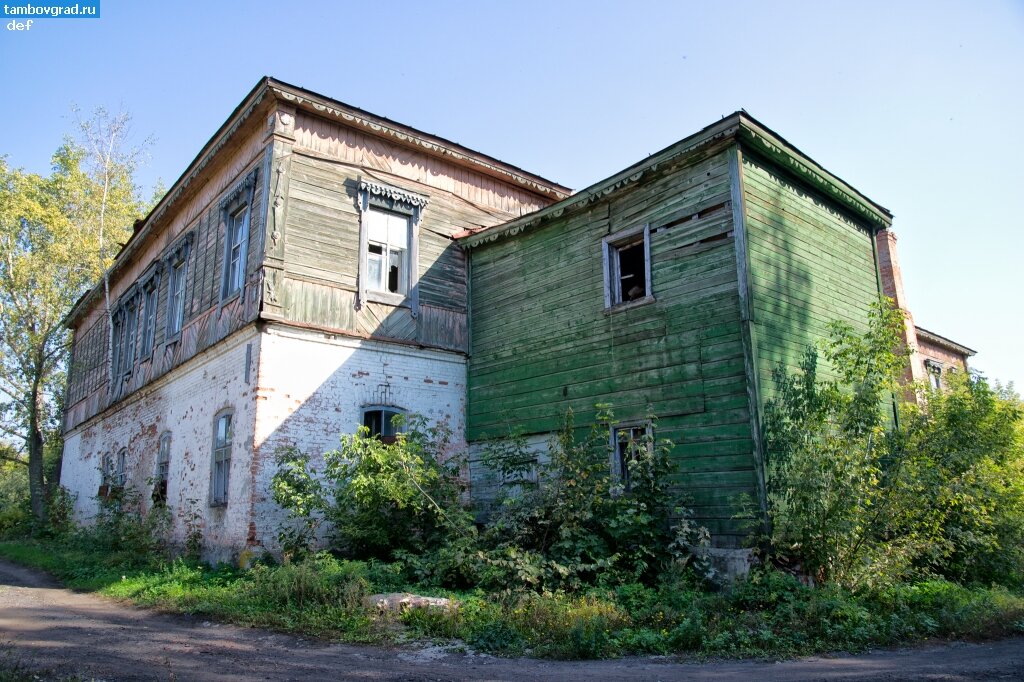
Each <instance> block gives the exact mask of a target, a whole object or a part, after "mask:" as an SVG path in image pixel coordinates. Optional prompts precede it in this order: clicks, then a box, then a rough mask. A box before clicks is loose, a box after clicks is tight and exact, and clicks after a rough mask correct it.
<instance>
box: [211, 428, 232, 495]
mask: <svg viewBox="0 0 1024 682" xmlns="http://www.w3.org/2000/svg"><path fill="white" fill-rule="evenodd" d="M233 417H234V413H233V412H224V413H221V414H219V415H218V416H217V418H216V420H215V421H214V429H213V471H212V478H213V481H212V485H211V491H210V504H212V505H214V506H221V505H225V504H227V503H228V474H230V473H231V438H232V419H233Z"/></svg>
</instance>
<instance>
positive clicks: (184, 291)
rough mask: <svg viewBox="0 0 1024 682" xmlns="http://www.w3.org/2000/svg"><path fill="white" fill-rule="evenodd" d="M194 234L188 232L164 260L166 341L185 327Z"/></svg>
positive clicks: (173, 338)
mask: <svg viewBox="0 0 1024 682" xmlns="http://www.w3.org/2000/svg"><path fill="white" fill-rule="evenodd" d="M194 234H195V233H194V232H189V233H188V234H187V235H185V236H184V237H183V238H182V239H180V240H179V241H178V243H177V244H176V245H175V246H174V248H173V249H172V250H171V252H170V253H169V254H168V255H167V257H166V258H165V259H164V264H165V267H166V269H167V319H166V325H165V329H164V336H165V337H166V341H173V340H175V339H177V338H178V336H179V335H180V334H181V330H182V329H183V328H184V327H185V318H186V312H187V311H186V305H185V299H186V297H187V296H188V259H189V256H190V255H191V252H192V240H193V238H194ZM179 272H180V273H181V282H180V284H181V286H180V290H179V291H180V298H179V299H178V303H177V304H176V303H175V291H176V288H177V285H178V273H179Z"/></svg>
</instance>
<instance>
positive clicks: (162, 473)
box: [153, 431, 171, 502]
mask: <svg viewBox="0 0 1024 682" xmlns="http://www.w3.org/2000/svg"><path fill="white" fill-rule="evenodd" d="M170 472H171V432H170V431H164V432H163V433H162V434H161V435H160V449H159V450H158V451H157V453H156V474H155V476H154V477H153V478H154V483H153V501H154V502H166V501H167V479H168V478H170Z"/></svg>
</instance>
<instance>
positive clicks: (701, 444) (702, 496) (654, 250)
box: [467, 146, 756, 545]
mask: <svg viewBox="0 0 1024 682" xmlns="http://www.w3.org/2000/svg"><path fill="white" fill-rule="evenodd" d="M729 201H730V174H729V164H728V158H727V153H726V150H724V149H722V147H721V146H718V148H717V149H716V150H713V151H711V152H704V153H702V154H700V155H699V156H697V157H696V158H695V157H693V156H690V157H687V158H685V159H683V160H682V161H680V162H677V163H676V164H674V165H671V166H668V167H664V168H659V169H658V170H657V171H648V172H646V173H645V174H644V176H643V177H642V179H641V180H639V181H638V182H636V183H634V184H632V185H629V186H627V187H626V188H623V189H621V190H619V191H617V192H615V193H613V194H611V195H609V197H608V198H607V199H605V200H602V201H600V202H598V203H594V204H591V205H589V206H588V207H587V208H586V209H584V210H582V211H576V212H572V213H570V212H568V211H567V212H566V214H565V215H563V216H562V217H560V218H555V219H552V220H551V221H550V222H547V223H546V224H541V225H540V226H538V227H536V228H534V229H532V230H528V231H526V232H524V233H522V234H519V235H517V236H514V237H511V238H502V239H499V240H497V241H495V242H490V243H486V244H483V245H480V246H477V247H475V248H474V249H473V250H472V252H471V287H470V289H471V301H470V305H471V308H472V348H473V352H472V355H471V358H470V369H469V396H468V401H467V402H468V417H467V418H468V434H467V436H468V439H469V440H470V441H479V440H481V439H487V438H493V437H501V436H503V435H507V434H508V433H509V431H510V429H513V430H517V431H520V432H522V433H526V434H540V433H548V432H551V431H554V430H556V429H557V428H558V427H559V425H560V424H561V422H562V419H563V417H564V414H565V412H566V410H567V409H569V408H571V409H572V410H573V412H574V414H575V416H576V422H577V424H578V425H579V426H580V427H582V428H586V427H588V426H589V423H590V422H591V421H592V419H593V415H594V404H595V403H598V402H607V403H612V404H613V408H614V411H615V415H616V418H617V419H618V420H622V421H627V420H634V419H642V418H644V417H645V416H646V415H647V414H649V413H653V414H655V415H656V416H657V417H658V424H657V433H656V436H657V437H658V438H667V439H670V440H671V441H672V442H673V443H674V448H673V458H674V460H675V462H676V463H677V467H678V473H677V475H676V477H675V482H676V483H677V484H678V485H679V486H680V488H681V489H683V490H685V491H686V492H687V493H688V494H689V495H690V496H691V498H692V504H693V507H694V510H695V513H696V516H697V517H698V518H699V519H700V520H701V521H702V523H704V524H706V525H707V526H708V527H709V529H710V530H711V531H712V532H713V533H714V534H715V535H716V541H717V542H718V544H720V545H730V544H736V543H738V542H739V541H740V538H741V537H742V535H743V530H742V524H741V523H740V522H739V521H738V520H737V519H735V518H734V517H735V515H736V511H737V497H738V496H739V495H741V494H747V495H756V477H755V469H754V459H753V455H752V448H753V444H752V440H751V428H750V412H749V409H748V406H749V399H748V395H747V381H746V375H745V370H744V357H743V345H742V341H741V325H740V321H739V320H740V315H739V294H738V291H739V290H738V282H737V259H736V251H735V245H734V234H733V219H732V212H731V206H730V203H729ZM644 223H648V224H649V225H650V228H651V261H652V292H653V295H654V298H655V301H654V302H653V303H649V304H645V305H640V306H636V307H632V308H629V309H624V310H619V311H611V312H609V311H606V310H605V308H604V275H603V266H602V243H601V240H602V238H603V237H605V236H607V235H609V234H613V233H615V232H618V231H620V230H623V229H627V228H630V227H633V226H636V225H642V224H644Z"/></svg>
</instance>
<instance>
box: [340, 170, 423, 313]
mask: <svg viewBox="0 0 1024 682" xmlns="http://www.w3.org/2000/svg"><path fill="white" fill-rule="evenodd" d="M426 205H427V199H426V197H423V196H420V195H418V194H413V193H411V192H407V191H405V190H401V189H398V188H396V187H390V186H387V185H379V184H377V183H374V182H370V181H367V180H360V182H359V220H360V227H359V279H358V283H359V287H358V292H357V295H356V297H357V298H356V305H357V307H361V306H362V305H363V303H365V302H366V301H367V300H374V301H378V302H382V303H390V304H392V305H408V306H409V308H410V309H411V311H412V316H413V317H416V316H417V315H418V313H419V290H418V286H417V284H418V282H419V271H418V268H417V263H418V237H417V231H418V226H419V221H420V214H421V213H422V211H423V208H424V207H425V206H426Z"/></svg>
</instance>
